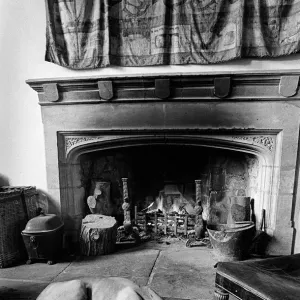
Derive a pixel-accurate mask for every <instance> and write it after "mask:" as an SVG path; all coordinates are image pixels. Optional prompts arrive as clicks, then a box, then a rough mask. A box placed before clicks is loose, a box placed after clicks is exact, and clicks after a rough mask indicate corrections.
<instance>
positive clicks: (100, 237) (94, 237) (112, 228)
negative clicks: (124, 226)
mask: <svg viewBox="0 0 300 300" xmlns="http://www.w3.org/2000/svg"><path fill="white" fill-rule="evenodd" d="M116 237H117V221H116V219H115V218H114V217H110V216H104V215H98V214H95V215H87V216H86V217H85V218H84V219H83V220H82V226H81V233H80V239H79V242H80V250H81V254H83V255H86V256H96V255H102V254H108V253H111V252H113V251H114V250H115V244H116Z"/></svg>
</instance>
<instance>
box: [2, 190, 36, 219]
mask: <svg viewBox="0 0 300 300" xmlns="http://www.w3.org/2000/svg"><path fill="white" fill-rule="evenodd" d="M2 191H3V192H11V191H19V192H21V196H22V198H23V201H24V203H23V204H24V208H26V211H25V213H26V214H27V221H29V220H30V219H32V218H34V217H36V216H37V197H38V196H37V195H38V193H37V191H36V187H35V186H2V187H1V188H0V193H1V192H2Z"/></svg>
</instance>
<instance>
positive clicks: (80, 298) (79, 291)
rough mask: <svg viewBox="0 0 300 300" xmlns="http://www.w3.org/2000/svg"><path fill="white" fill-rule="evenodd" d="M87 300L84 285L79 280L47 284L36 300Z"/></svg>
mask: <svg viewBox="0 0 300 300" xmlns="http://www.w3.org/2000/svg"><path fill="white" fill-rule="evenodd" d="M60 299H63V300H87V299H88V297H87V290H86V285H85V283H84V282H82V281H81V280H71V281H65V282H54V283H51V284H49V285H48V286H47V287H46V288H45V289H44V290H43V291H42V293H41V294H40V295H39V296H38V298H37V300H60Z"/></svg>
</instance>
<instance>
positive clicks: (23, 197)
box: [0, 187, 37, 268]
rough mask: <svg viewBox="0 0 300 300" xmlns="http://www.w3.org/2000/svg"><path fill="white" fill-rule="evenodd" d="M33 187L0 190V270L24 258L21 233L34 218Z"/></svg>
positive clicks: (24, 251)
mask: <svg viewBox="0 0 300 300" xmlns="http://www.w3.org/2000/svg"><path fill="white" fill-rule="evenodd" d="M36 197H37V195H36V189H35V187H1V188H0V268H5V267H9V266H11V265H13V264H15V263H16V262H18V261H20V260H21V259H23V258H25V257H26V256H25V255H26V250H25V247H24V243H23V240H22V236H21V232H22V230H24V228H25V226H26V224H27V222H28V220H29V219H31V218H33V217H35V216H36V210H37V209H36Z"/></svg>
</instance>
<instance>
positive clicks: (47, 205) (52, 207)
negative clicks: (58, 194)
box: [37, 189, 60, 215]
mask: <svg viewBox="0 0 300 300" xmlns="http://www.w3.org/2000/svg"><path fill="white" fill-rule="evenodd" d="M37 192H38V202H37V207H39V208H41V209H42V210H43V211H44V212H45V213H51V214H56V215H60V209H59V207H58V205H57V204H56V201H55V200H54V199H53V198H52V197H51V196H50V195H49V194H48V193H47V192H45V191H43V190H40V189H37Z"/></svg>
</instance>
